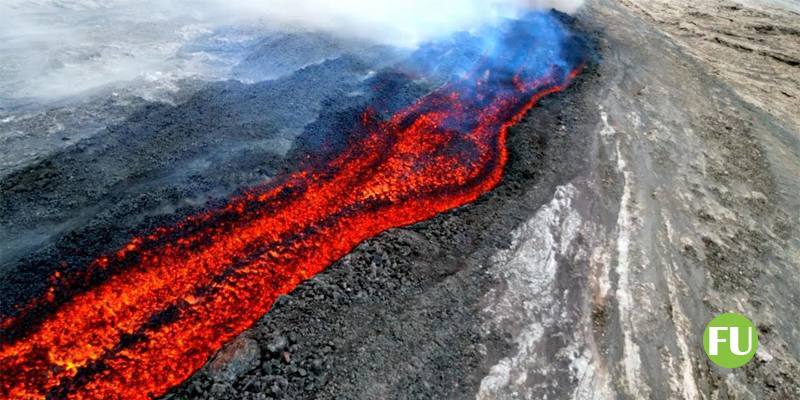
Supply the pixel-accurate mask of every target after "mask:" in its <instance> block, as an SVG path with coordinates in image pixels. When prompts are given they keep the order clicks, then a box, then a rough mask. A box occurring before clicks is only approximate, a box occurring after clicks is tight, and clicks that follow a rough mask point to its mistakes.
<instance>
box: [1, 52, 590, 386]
mask: <svg viewBox="0 0 800 400" xmlns="http://www.w3.org/2000/svg"><path fill="white" fill-rule="evenodd" d="M481 72H484V73H483V74H482V75H481V76H484V78H481V79H488V78H485V77H487V76H490V71H488V70H487V71H481ZM576 74H577V71H573V72H571V73H565V71H562V70H560V69H559V68H555V67H554V68H553V69H552V70H551V73H550V74H549V75H548V76H547V77H545V78H537V79H528V80H527V81H526V79H525V78H524V77H523V75H516V76H514V77H513V79H506V80H503V79H502V78H496V79H499V80H500V81H501V82H502V83H503V84H502V85H497V84H496V83H497V82H495V84H494V85H484V84H483V83H485V82H482V81H481V79H479V80H478V82H477V85H476V84H475V82H472V84H471V85H463V86H462V85H459V84H451V85H449V86H446V87H444V88H442V89H440V90H438V91H436V92H434V93H431V94H429V95H428V96H426V97H424V98H422V99H421V100H419V101H418V102H417V103H416V104H414V105H412V106H411V107H409V108H407V109H405V110H403V111H401V112H399V113H397V114H396V115H394V116H393V117H392V118H390V119H389V120H388V121H383V122H378V121H375V120H374V118H373V116H372V114H371V113H370V112H365V113H364V117H363V119H362V124H363V127H361V128H359V129H363V130H364V131H365V132H368V134H366V135H365V136H364V137H363V138H361V139H360V140H358V141H357V142H356V143H353V144H351V145H350V146H349V147H348V148H347V149H346V150H344V151H343V152H342V154H340V155H338V156H337V157H335V158H333V159H332V160H331V161H329V162H328V163H327V165H325V166H324V167H323V168H314V169H310V170H308V171H305V172H299V173H295V174H292V175H289V176H286V177H284V178H283V179H281V180H280V182H279V183H276V184H273V185H270V186H269V187H268V188H262V189H255V190H252V191H251V192H249V193H247V194H245V195H242V196H241V197H239V198H236V199H233V200H231V201H230V202H229V204H228V205H227V206H226V207H224V208H222V209H219V210H212V211H209V212H206V213H204V214H201V215H197V216H194V217H191V218H188V219H187V220H186V221H184V222H182V223H180V224H178V225H176V226H174V227H171V228H164V229H160V230H157V231H156V232H155V233H153V234H151V235H149V236H145V237H141V238H136V239H134V240H133V241H131V242H130V243H129V244H128V245H126V246H125V247H124V248H123V249H121V250H120V251H118V252H117V253H115V254H113V255H110V256H105V257H101V258H98V259H97V260H96V261H95V262H94V263H93V264H92V266H90V268H105V267H108V266H109V265H112V266H113V265H114V264H115V263H117V264H124V266H125V268H124V269H123V270H121V271H120V272H119V273H117V274H115V275H113V276H111V277H110V278H109V279H108V280H106V281H105V282H102V283H100V284H98V285H96V286H94V287H91V288H88V289H87V290H85V291H83V292H81V293H79V294H76V295H75V296H74V297H73V298H71V299H69V300H68V301H66V302H64V303H63V304H62V305H60V306H59V307H58V308H56V309H55V310H54V311H53V312H52V313H51V314H49V315H47V316H46V317H45V318H44V319H43V320H42V321H41V323H39V324H38V325H37V326H36V327H35V328H34V329H31V331H30V332H26V334H25V335H21V336H20V337H17V338H12V339H11V340H8V341H7V342H6V343H3V344H2V346H1V347H0V397H2V398H13V399H36V398H46V397H50V398H74V399H79V398H84V399H89V398H90V399H117V398H119V399H145V398H150V397H152V396H157V395H160V394H163V393H164V392H165V391H166V390H168V389H169V388H170V387H172V386H174V385H176V384H178V383H180V382H181V381H183V380H184V379H186V378H187V377H189V376H190V375H191V374H192V373H193V372H194V371H196V370H197V369H198V368H200V367H201V366H202V365H203V364H204V363H205V362H206V360H207V359H208V358H209V356H211V355H212V354H213V353H214V352H215V351H216V350H217V349H219V348H220V347H221V346H222V344H224V343H225V342H226V341H229V340H230V339H232V338H233V337H235V336H236V335H238V334H239V333H241V332H242V331H244V330H245V329H247V328H248V327H250V326H251V325H252V324H253V323H254V322H255V321H256V320H257V319H258V318H260V317H261V316H262V315H264V314H265V313H266V312H267V311H269V309H270V307H271V306H272V304H273V302H274V301H275V300H276V299H277V297H278V296H280V295H282V294H285V293H288V292H290V291H291V290H292V289H293V288H295V287H296V286H297V285H298V284H299V283H300V282H302V281H304V280H306V279H308V278H310V277H312V276H314V275H315V274H317V273H318V272H320V271H322V270H323V269H325V268H326V267H327V266H328V265H330V264H331V263H333V262H335V261H336V260H338V259H339V258H341V257H342V256H344V255H345V254H347V253H348V252H349V251H351V250H352V249H353V248H354V247H355V246H356V245H358V244H359V243H360V242H362V241H363V240H366V239H368V238H370V237H373V236H375V235H377V234H379V233H380V232H382V231H384V230H386V229H389V228H393V227H398V226H403V225H408V224H412V223H415V222H418V221H421V220H425V219H428V218H431V217H433V216H434V215H436V214H437V213H440V212H443V211H447V210H450V209H453V208H455V207H458V206H461V205H464V204H466V203H468V202H471V201H473V200H475V199H476V198H477V197H478V196H480V195H481V194H483V193H485V192H487V191H488V190H490V189H491V188H493V187H494V186H495V185H497V183H498V182H499V181H500V179H501V176H502V171H503V167H504V165H505V163H506V159H507V151H506V147H505V142H506V134H507V130H508V128H509V127H510V126H511V125H513V124H514V123H516V122H518V121H519V119H521V118H522V116H523V115H524V114H525V113H526V112H527V111H528V110H529V109H530V108H531V107H532V106H533V105H534V104H535V103H536V102H537V101H538V100H539V99H540V98H542V97H544V96H546V95H548V94H551V93H554V92H557V91H560V90H562V89H563V88H564V86H565V85H566V84H568V83H569V81H570V80H571V79H572V78H574V76H575V75H576ZM467 86H469V87H470V88H471V89H468V90H465V89H464V87H467ZM488 86H492V87H491V88H488ZM18 318H20V317H18ZM17 322H18V321H15V320H13V319H11V320H7V321H4V322H3V323H2V326H3V328H7V327H8V326H11V325H13V324H14V323H17Z"/></svg>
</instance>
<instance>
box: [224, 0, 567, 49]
mask: <svg viewBox="0 0 800 400" xmlns="http://www.w3.org/2000/svg"><path fill="white" fill-rule="evenodd" d="M582 3H583V0H337V1H330V0H269V1H252V0H235V1H230V0H228V1H225V4H226V5H227V6H228V7H229V10H237V11H239V12H241V13H242V15H248V16H258V17H262V18H265V19H267V20H269V21H271V22H273V23H279V24H283V25H286V26H292V27H300V28H303V29H309V30H319V31H326V32H329V33H332V34H339V35H342V36H353V37H357V38H361V39H368V40H372V41H377V42H381V43H385V44H391V45H398V46H415V45H416V44H419V43H420V42H423V41H425V40H430V39H435V38H437V37H440V36H444V35H447V34H450V33H453V32H456V31H465V30H466V31H469V30H473V29H475V28H478V27H480V26H483V25H486V24H491V23H494V22H496V21H497V20H499V19H502V18H515V17H516V16H518V15H519V14H521V13H525V12H528V11H530V10H534V9H538V10H543V9H551V8H554V9H557V10H559V11H563V12H566V13H572V12H575V11H576V10H577V9H578V8H579V7H580V5H581V4H582Z"/></svg>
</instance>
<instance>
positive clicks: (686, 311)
mask: <svg viewBox="0 0 800 400" xmlns="http://www.w3.org/2000/svg"><path fill="white" fill-rule="evenodd" d="M799 20H800V19H798V15H797V14H793V13H791V12H786V11H781V10H778V9H766V8H761V7H759V8H747V7H745V6H741V5H736V4H734V3H719V4H718V3H716V2H693V3H692V5H684V4H677V3H674V2H632V1H622V2H619V3H616V2H612V1H594V2H590V4H589V5H588V6H587V8H586V9H585V10H583V11H582V12H581V14H580V15H579V22H578V23H579V24H580V25H581V26H583V29H586V30H587V31H589V32H591V35H593V36H594V37H596V38H597V41H598V48H599V49H598V50H599V53H600V58H601V61H600V62H599V65H598V66H597V67H594V68H592V69H590V70H589V71H587V72H586V73H585V74H584V75H583V77H582V78H581V80H580V81H579V82H578V83H577V84H576V85H575V86H573V87H572V88H571V89H570V90H569V91H568V92H567V93H564V94H561V95H558V96H555V97H553V98H550V99H548V100H546V101H545V102H543V103H542V104H541V105H540V107H538V108H537V109H535V110H533V111H532V112H531V114H530V115H529V116H528V117H527V118H526V120H525V121H524V122H523V123H521V124H520V125H519V126H517V127H516V128H515V129H514V130H513V131H512V134H511V141H510V143H509V146H510V148H511V150H512V158H511V163H510V165H509V168H508V171H507V175H506V179H505V181H504V183H503V184H502V185H501V186H500V187H499V188H498V189H497V190H495V191H494V192H492V193H490V194H488V195H486V196H484V197H483V198H482V199H481V200H480V201H478V202H476V203H475V204H472V205H469V206H467V207H464V208H462V209H459V210H457V211H454V212H452V213H448V214H446V215H442V216H439V217H437V218H435V219H434V220H432V221H429V222H425V223H422V224H418V225H415V226H413V227H409V228H405V229H397V230H393V231H390V232H387V233H386V234H384V235H382V236H380V237H378V238H375V239H373V240H370V241H368V242H366V243H364V244H363V245H362V246H360V247H359V248H358V249H357V250H356V251H355V252H354V253H353V254H351V255H350V256H348V257H346V258H345V259H343V260H342V261H340V262H339V263H337V264H336V265H334V266H333V267H331V268H330V269H329V270H328V271H327V272H325V273H323V274H321V275H320V276H318V277H317V278H315V279H313V280H312V281H310V282H308V283H307V284H305V285H303V286H302V287H300V288H298V289H297V290H296V291H295V292H294V293H292V294H291V295H289V296H286V299H285V300H283V301H282V302H281V303H280V304H279V305H277V306H276V307H275V308H274V309H273V311H271V312H270V314H268V315H267V316H265V317H264V318H263V319H262V320H261V321H260V322H259V323H258V324H257V325H256V326H255V327H254V328H253V329H252V330H251V331H249V332H247V333H245V334H243V335H242V337H241V338H240V339H239V340H237V341H235V342H233V343H232V344H231V345H229V347H227V348H226V349H224V350H223V351H221V352H220V354H219V355H218V356H217V358H215V359H214V360H212V361H211V362H210V363H209V365H207V366H206V368H204V369H203V370H202V371H200V372H199V373H198V374H197V375H196V376H195V377H193V378H192V379H191V380H189V381H187V382H186V383H185V384H184V385H183V386H182V387H180V388H178V389H176V390H175V392H174V393H173V394H171V395H170V397H172V398H214V399H216V398H363V399H367V398H370V399H371V398H473V397H477V398H479V399H490V398H506V399H518V398H544V397H547V398H575V399H585V398H655V399H661V398H689V399H700V398H715V399H728V398H737V399H739V398H772V399H785V398H794V397H798V396H800V381H798V380H797V376H800V363H799V362H798V360H800V347H798V345H797V343H798V330H797V326H796V319H795V318H792V317H791V316H792V315H794V314H796V309H797V307H798V306H799V305H800V290H798V288H800V282H798V278H797V276H798V275H797V270H798V266H799V265H798V264H799V263H800V255H799V254H800V253H798V248H800V243H799V242H798V232H797V227H798V222H800V221H798V216H797V213H796V212H795V211H793V210H796V209H797V206H798V198H797V196H796V193H798V188H800V182H798V177H797V171H798V170H800V164H798V161H800V142H798V139H799V138H798V134H797V129H796V127H797V120H796V115H795V114H796V113H793V112H792V110H794V109H796V108H797V107H796V101H797V100H796V99H797V96H796V94H795V92H796V91H797V88H798V85H797V80H796V75H797V73H796V68H797V65H796V62H795V61H793V60H796V57H797V56H796V47H794V45H796V43H797V42H796V41H791V39H792V37H793V36H794V35H795V33H796V32H794V31H793V28H792V27H796V26H798V21H799ZM678 21H679V22H678ZM787 39H788V40H787ZM733 41H737V42H740V43H744V44H742V45H741V46H739V45H731V43H733ZM754 71H758V73H757V74H756V73H754ZM723 311H738V312H742V313H745V314H746V315H748V316H749V317H751V318H752V319H753V320H754V322H755V323H756V324H757V325H758V327H759V329H760V332H761V347H760V350H759V353H758V355H757V359H756V361H754V362H753V363H751V364H749V365H748V366H747V367H745V368H742V369H739V370H735V371H729V370H722V369H719V368H717V367H715V366H713V365H712V364H710V363H709V362H708V361H707V359H706V358H705V355H704V354H703V351H702V344H701V340H702V339H701V333H702V330H703V327H704V326H705V324H706V322H707V321H708V320H710V319H711V317H712V316H713V315H715V314H717V313H720V312H723ZM234 376H235V377H234Z"/></svg>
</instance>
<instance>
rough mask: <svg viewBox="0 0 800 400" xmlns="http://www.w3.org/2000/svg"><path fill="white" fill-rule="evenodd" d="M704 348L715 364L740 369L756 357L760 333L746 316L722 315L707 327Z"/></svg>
mask: <svg viewBox="0 0 800 400" xmlns="http://www.w3.org/2000/svg"><path fill="white" fill-rule="evenodd" d="M703 348H704V349H705V351H706V355H707V356H708V358H709V359H710V360H711V361H712V362H713V363H714V364H717V365H719V366H720V367H723V368H739V367H741V366H742V365H745V364H747V362H748V361H750V360H752V359H753V356H755V355H756V350H758V331H757V330H756V328H755V326H753V323H752V322H750V320H749V319H747V317H745V316H744V315H741V314H736V313H726V314H720V315H718V316H717V317H716V318H714V319H712V320H711V322H709V323H708V325H706V330H705V332H704V333H703Z"/></svg>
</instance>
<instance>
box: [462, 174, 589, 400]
mask: <svg viewBox="0 0 800 400" xmlns="http://www.w3.org/2000/svg"><path fill="white" fill-rule="evenodd" d="M576 194H577V190H576V188H575V187H574V186H573V185H571V184H568V185H566V186H561V187H559V188H558V189H557V190H556V193H555V196H554V198H553V200H552V201H551V202H550V203H549V204H546V205H544V206H543V207H542V208H541V209H540V210H539V211H538V212H537V213H536V214H535V215H534V217H533V218H532V219H531V220H529V221H528V222H526V223H525V224H524V225H522V226H520V227H519V228H517V229H516V230H515V231H514V232H513V233H512V235H513V236H512V237H513V238H512V244H511V247H510V248H509V249H507V250H503V251H500V252H498V253H497V254H496V255H495V256H494V257H493V259H492V268H491V270H490V273H491V274H493V275H495V276H497V277H498V278H499V279H500V280H501V282H503V284H502V285H501V288H500V289H495V290H492V291H491V292H490V293H489V294H488V295H487V300H488V303H489V305H488V306H487V307H486V308H485V310H484V311H485V312H486V314H487V315H490V316H491V319H492V320H491V321H490V324H491V325H493V326H499V327H503V328H504V329H511V330H512V331H518V332H519V333H518V334H517V335H516V337H515V338H514V342H515V344H516V346H517V352H516V354H514V355H512V356H510V357H506V358H504V359H502V360H500V362H499V363H498V364H497V365H495V366H494V367H492V368H491V371H490V372H489V374H488V375H487V376H486V377H485V378H484V379H483V381H482V382H481V386H480V390H479V392H478V394H477V398H478V399H479V400H483V399H496V398H510V397H514V398H531V397H532V396H533V393H535V391H536V389H537V387H536V385H531V384H529V383H528V382H526V381H527V377H528V372H531V371H540V372H546V371H542V369H543V368H544V369H546V368H548V367H547V366H543V365H542V364H541V360H539V354H540V352H541V346H543V345H544V344H543V339H544V338H543V335H544V333H545V331H546V330H547V329H548V327H550V326H552V325H553V324H555V323H556V322H557V321H558V320H560V319H562V318H563V317H564V315H563V314H564V313H565V312H566V310H564V309H563V308H564V304H563V302H562V299H561V297H560V295H557V294H556V293H555V291H556V288H555V287H554V284H555V279H556V274H557V271H558V257H559V256H560V255H563V254H565V253H566V252H567V251H568V250H569V249H570V246H571V244H572V242H573V240H574V238H575V237H576V234H577V232H578V231H579V228H580V226H581V223H582V221H581V217H580V215H579V214H578V212H577V211H576V210H575V209H574V207H573V200H574V198H575V196H576ZM487 329H491V327H487ZM578 334H579V333H578V332H575V335H576V339H578V338H577V335H578ZM570 342H571V345H570V346H569V347H568V348H566V349H564V350H563V351H564V352H565V358H567V359H570V360H571V368H570V369H571V370H572V373H573V374H574V378H575V379H576V380H579V379H580V378H581V377H584V376H586V375H587V373H590V372H589V371H587V370H588V369H590V367H591V366H590V362H589V358H590V356H589V355H588V354H583V353H581V350H579V349H578V347H579V343H580V339H578V340H570ZM566 353H569V354H566Z"/></svg>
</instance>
